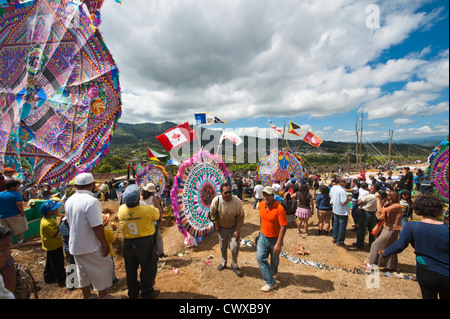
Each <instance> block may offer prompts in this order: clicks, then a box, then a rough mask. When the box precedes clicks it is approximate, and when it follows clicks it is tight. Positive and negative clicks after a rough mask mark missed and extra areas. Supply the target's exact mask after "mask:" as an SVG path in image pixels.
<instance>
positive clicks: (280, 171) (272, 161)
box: [258, 149, 304, 186]
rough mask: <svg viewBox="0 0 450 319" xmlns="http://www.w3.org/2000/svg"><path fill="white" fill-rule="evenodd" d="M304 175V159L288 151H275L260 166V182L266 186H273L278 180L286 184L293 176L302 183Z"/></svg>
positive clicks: (264, 158) (265, 157)
mask: <svg viewBox="0 0 450 319" xmlns="http://www.w3.org/2000/svg"><path fill="white" fill-rule="evenodd" d="M303 173H304V168H303V160H302V158H301V157H300V156H298V155H296V154H294V153H292V152H290V151H288V150H286V149H282V150H273V151H272V152H271V153H270V154H268V155H266V156H264V157H263V158H262V159H261V161H260V162H259V164H258V176H259V180H260V181H261V183H262V185H264V186H271V185H272V184H273V183H274V182H275V181H276V180H279V181H280V182H281V183H284V182H285V181H286V179H288V178H290V176H291V174H294V177H295V178H296V179H297V180H298V181H300V180H301V179H302V178H303Z"/></svg>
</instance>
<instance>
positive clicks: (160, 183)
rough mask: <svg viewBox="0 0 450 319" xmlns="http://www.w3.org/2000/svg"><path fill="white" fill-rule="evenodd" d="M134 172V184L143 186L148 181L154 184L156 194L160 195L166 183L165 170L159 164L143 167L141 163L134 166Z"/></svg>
mask: <svg viewBox="0 0 450 319" xmlns="http://www.w3.org/2000/svg"><path fill="white" fill-rule="evenodd" d="M134 170H135V172H136V184H137V185H138V186H139V187H144V186H145V185H147V184H148V183H153V184H155V188H156V195H157V196H159V197H161V196H162V195H163V193H164V189H165V188H166V185H167V172H166V170H165V169H164V167H162V166H160V165H148V166H147V167H143V166H142V164H137V165H135V166H134Z"/></svg>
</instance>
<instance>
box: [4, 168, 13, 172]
mask: <svg viewBox="0 0 450 319" xmlns="http://www.w3.org/2000/svg"><path fill="white" fill-rule="evenodd" d="M3 172H14V169H12V168H11V167H5V169H4V170H3Z"/></svg>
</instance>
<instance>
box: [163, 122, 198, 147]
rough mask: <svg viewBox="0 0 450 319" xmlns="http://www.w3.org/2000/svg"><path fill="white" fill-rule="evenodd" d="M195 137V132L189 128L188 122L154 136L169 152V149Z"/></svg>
mask: <svg viewBox="0 0 450 319" xmlns="http://www.w3.org/2000/svg"><path fill="white" fill-rule="evenodd" d="M196 137H197V133H195V131H194V130H192V129H191V127H190V126H189V123H188V122H186V123H183V124H180V125H178V126H175V127H174V128H172V129H170V130H168V131H166V132H165V133H163V134H161V135H159V136H156V139H157V140H158V141H159V142H160V143H161V144H162V145H163V146H164V148H165V149H166V150H167V151H168V152H170V150H171V149H173V148H175V147H178V146H180V145H183V144H184V143H186V142H190V141H192V140H193V139H195V138H196Z"/></svg>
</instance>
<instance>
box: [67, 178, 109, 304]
mask: <svg viewBox="0 0 450 319" xmlns="http://www.w3.org/2000/svg"><path fill="white" fill-rule="evenodd" d="M94 184H95V179H94V176H92V174H90V173H82V174H79V175H77V177H76V178H75V188H76V192H75V194H73V195H72V196H70V197H69V199H67V201H66V204H65V213H66V217H67V222H68V224H69V228H70V231H69V252H70V254H71V255H73V256H74V259H75V264H76V273H77V276H78V281H79V286H80V287H81V290H82V292H83V298H84V299H95V298H96V297H97V295H93V294H92V293H91V288H90V287H91V284H92V286H93V287H94V288H95V289H96V290H97V291H98V298H100V299H103V298H105V297H106V295H107V292H106V289H107V288H109V287H111V286H112V278H113V262H112V260H111V257H110V256H109V253H110V247H109V245H108V242H107V241H106V238H105V231H104V228H103V217H102V204H101V203H100V202H99V200H98V199H97V198H95V197H94V194H93V193H92V186H94Z"/></svg>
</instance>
